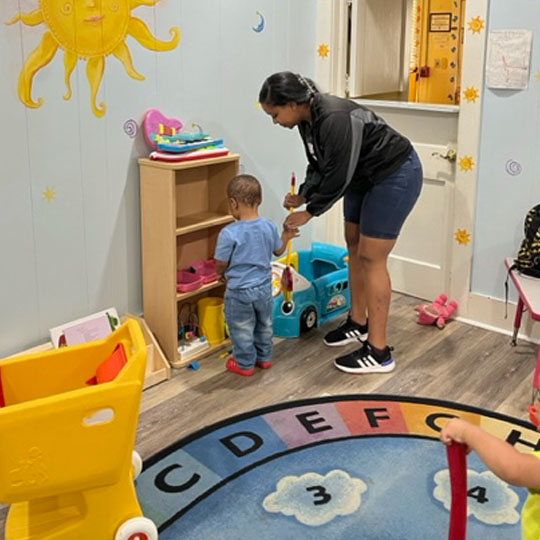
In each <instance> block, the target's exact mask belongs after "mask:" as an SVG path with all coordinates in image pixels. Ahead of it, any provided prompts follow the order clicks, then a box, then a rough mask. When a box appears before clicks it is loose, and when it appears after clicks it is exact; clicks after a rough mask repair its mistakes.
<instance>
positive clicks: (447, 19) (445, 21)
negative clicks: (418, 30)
mask: <svg viewBox="0 0 540 540" xmlns="http://www.w3.org/2000/svg"><path fill="white" fill-rule="evenodd" d="M451 30H452V14H451V13H431V14H430V16H429V31H430V32H450V31H451Z"/></svg>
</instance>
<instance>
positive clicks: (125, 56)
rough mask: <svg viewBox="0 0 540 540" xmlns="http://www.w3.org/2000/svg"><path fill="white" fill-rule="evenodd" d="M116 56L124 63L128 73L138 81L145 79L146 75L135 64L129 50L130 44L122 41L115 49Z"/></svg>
mask: <svg viewBox="0 0 540 540" xmlns="http://www.w3.org/2000/svg"><path fill="white" fill-rule="evenodd" d="M113 54H114V56H116V58H118V60H120V62H122V64H124V67H125V68H126V71H127V74H128V75H129V76H130V77H132V78H133V79H137V80H138V81H144V79H145V77H144V75H141V74H140V73H139V72H138V71H137V70H136V69H135V67H134V66H133V60H132V59H131V53H130V52H129V49H128V46H127V45H126V44H125V43H124V42H122V43H120V45H118V47H116V49H114V51H113Z"/></svg>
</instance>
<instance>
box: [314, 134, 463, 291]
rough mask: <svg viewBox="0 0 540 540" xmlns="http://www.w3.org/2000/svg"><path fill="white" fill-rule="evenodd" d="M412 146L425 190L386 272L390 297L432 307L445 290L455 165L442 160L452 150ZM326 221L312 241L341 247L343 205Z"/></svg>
mask: <svg viewBox="0 0 540 540" xmlns="http://www.w3.org/2000/svg"><path fill="white" fill-rule="evenodd" d="M413 145H414V147H415V149H416V151H417V153H418V156H419V157H420V161H421V162H422V166H423V168H424V185H423V188H422V193H421V194H420V198H419V199H418V201H417V203H416V205H415V207H414V209H413V211H412V212H411V214H410V215H409V217H408V218H407V221H406V222H405V225H404V227H403V229H402V231H401V234H400V237H399V239H398V241H397V243H396V246H395V247H394V250H393V251H392V253H391V255H390V258H389V261H388V268H389V271H390V276H391V279H392V289H393V290H394V291H398V292H402V293H405V294H409V295H411V296H416V297H418V298H423V299H426V300H430V301H431V300H433V299H434V298H436V297H437V296H439V294H441V293H442V292H446V291H448V287H449V277H450V266H451V265H450V255H451V242H449V238H451V235H452V232H451V231H450V228H451V227H452V215H453V200H454V197H453V190H454V174H455V162H454V161H452V160H450V159H448V158H446V157H445V156H447V155H448V153H449V151H450V154H451V151H452V150H454V149H455V145H454V144H449V145H445V146H443V145H435V144H422V143H414V142H413ZM325 217H326V219H324V220H320V223H318V224H317V227H316V229H315V231H314V232H315V237H316V238H320V239H321V241H324V242H328V243H331V244H336V245H340V246H344V245H345V241H344V238H343V210H342V203H341V202H340V203H338V204H336V205H334V207H333V208H332V209H331V210H330V211H329V212H327V214H326V215H325Z"/></svg>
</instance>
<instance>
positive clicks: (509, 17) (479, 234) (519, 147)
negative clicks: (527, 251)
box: [471, 0, 540, 298]
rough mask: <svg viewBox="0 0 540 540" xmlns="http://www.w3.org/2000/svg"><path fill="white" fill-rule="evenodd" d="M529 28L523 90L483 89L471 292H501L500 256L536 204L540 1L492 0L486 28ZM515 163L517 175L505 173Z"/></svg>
mask: <svg viewBox="0 0 540 540" xmlns="http://www.w3.org/2000/svg"><path fill="white" fill-rule="evenodd" d="M496 29H528V30H532V31H533V50H532V59H531V74H530V82H529V88H528V90H522V91H512V90H492V89H489V88H486V89H485V95H484V102H483V120H482V131H481V148H480V154H479V168H478V174H479V180H478V189H477V198H476V225H475V235H474V251H473V272H472V284H471V289H472V291H473V292H476V293H480V294H484V295H487V296H491V297H496V298H503V297H504V285H503V284H504V280H505V278H506V271H505V267H504V265H503V260H504V258H505V257H507V256H515V255H516V254H517V251H518V249H519V245H520V242H521V240H522V238H523V219H524V217H525V214H526V212H527V211H528V210H529V209H530V208H531V207H532V206H534V205H535V204H538V203H540V81H538V80H537V78H536V75H537V73H538V72H539V71H540V39H539V36H540V1H539V0H519V1H514V2H509V1H508V0H491V2H490V17H489V23H488V30H496ZM510 161H515V162H518V163H519V164H520V165H521V167H522V172H521V174H519V175H516V176H512V175H510V174H508V173H507V172H506V166H507V163H508V162H510Z"/></svg>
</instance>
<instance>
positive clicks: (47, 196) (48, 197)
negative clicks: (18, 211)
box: [43, 187, 56, 202]
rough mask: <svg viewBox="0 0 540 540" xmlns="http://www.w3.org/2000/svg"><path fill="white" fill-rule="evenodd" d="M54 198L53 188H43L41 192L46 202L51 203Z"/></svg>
mask: <svg viewBox="0 0 540 540" xmlns="http://www.w3.org/2000/svg"><path fill="white" fill-rule="evenodd" d="M55 197H56V191H55V189H54V188H53V187H47V188H45V191H44V192H43V198H44V199H45V200H46V201H47V202H51V201H52V200H53V199H54V198H55Z"/></svg>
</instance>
